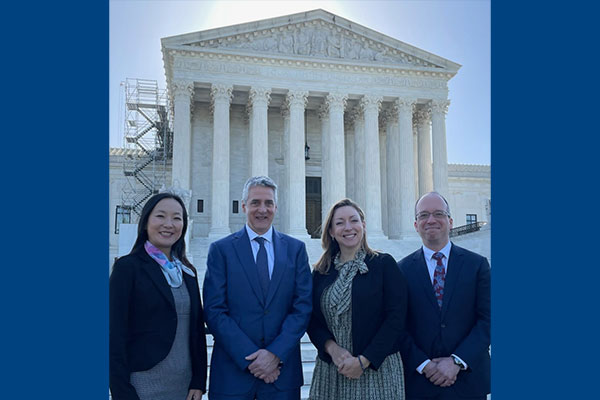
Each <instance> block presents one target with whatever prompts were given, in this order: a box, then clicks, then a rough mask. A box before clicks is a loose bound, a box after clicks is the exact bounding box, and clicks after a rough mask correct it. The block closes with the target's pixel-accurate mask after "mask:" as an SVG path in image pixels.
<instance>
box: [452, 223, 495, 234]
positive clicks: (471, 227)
mask: <svg viewBox="0 0 600 400" xmlns="http://www.w3.org/2000/svg"><path fill="white" fill-rule="evenodd" d="M485 224H487V222H475V223H473V224H467V225H462V226H457V227H456V228H452V229H450V237H455V236H460V235H465V234H467V233H471V232H477V231H478V230H480V229H481V227H482V226H483V225H485Z"/></svg>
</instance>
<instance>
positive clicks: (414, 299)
mask: <svg viewBox="0 0 600 400" xmlns="http://www.w3.org/2000/svg"><path fill="white" fill-rule="evenodd" d="M451 228H452V218H451V217H450V207H449V206H448V202H447V201H446V199H444V197H442V196H441V195H440V194H439V193H436V192H430V193H427V194H425V195H423V196H422V197H421V198H420V199H419V200H418V201H417V203H416V205H415V229H416V230H417V232H418V233H419V235H420V236H421V239H422V241H423V247H422V248H421V249H419V250H417V251H415V252H414V253H412V254H410V255H408V256H407V257H405V258H403V259H402V260H400V262H398V266H399V267H400V269H401V271H402V272H403V273H404V275H405V277H406V280H407V282H408V313H407V321H406V329H407V335H406V336H404V337H403V345H402V361H403V363H404V374H405V382H406V386H405V388H406V399H407V400H421V399H436V400H457V399H472V400H484V399H485V398H486V397H487V394H488V393H489V392H490V354H489V347H490V266H489V263H488V261H487V259H486V258H485V257H482V256H480V255H479V254H476V253H473V252H471V251H469V250H466V249H463V248H460V247H458V246H457V245H455V244H453V243H452V242H450V229H451Z"/></svg>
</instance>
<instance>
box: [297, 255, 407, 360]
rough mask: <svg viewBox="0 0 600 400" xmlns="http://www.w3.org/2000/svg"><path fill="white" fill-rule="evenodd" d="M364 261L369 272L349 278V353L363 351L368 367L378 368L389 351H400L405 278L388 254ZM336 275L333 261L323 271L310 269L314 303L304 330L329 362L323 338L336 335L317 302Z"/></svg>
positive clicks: (391, 352) (405, 292) (405, 300)
mask: <svg viewBox="0 0 600 400" xmlns="http://www.w3.org/2000/svg"><path fill="white" fill-rule="evenodd" d="M365 263H366V264H367V267H368V268H369V272H367V273H366V274H361V273H360V272H359V273H357V274H356V275H355V276H354V279H353V280H352V347H353V349H352V350H353V352H352V355H354V356H355V357H356V356H358V355H360V354H362V355H363V356H365V357H366V358H367V359H369V361H370V362H371V365H370V366H369V368H372V369H374V370H377V369H378V368H379V366H380V365H381V363H382V362H383V360H384V359H385V358H386V357H387V356H388V355H390V354H393V353H395V352H397V351H399V343H398V338H399V336H400V334H401V332H403V330H404V321H405V316H406V303H407V289H406V280H405V279H404V277H403V276H402V274H401V273H400V270H399V269H398V267H397V265H396V261H395V260H394V258H393V257H392V256H391V255H389V254H386V253H379V254H377V255H375V256H367V257H366V258H365ZM337 275H338V272H337V270H336V269H335V268H334V267H333V265H332V266H331V268H330V269H329V272H328V273H327V274H326V275H322V274H321V273H319V272H317V271H313V304H314V307H313V312H312V317H311V320H310V324H309V326H308V330H307V333H308V336H309V337H310V340H311V341H312V342H313V344H314V345H315V347H316V348H317V351H318V354H319V358H320V359H321V360H323V361H325V362H328V363H331V362H332V360H331V356H329V354H327V353H326V352H325V342H326V341H327V340H328V339H332V340H335V337H334V336H333V334H332V333H331V331H330V330H329V328H328V327H327V323H326V321H325V316H324V315H323V312H322V310H321V306H320V304H321V296H322V294H323V291H324V290H325V289H326V288H327V287H329V286H330V285H331V284H332V283H333V282H334V281H335V278H336V277H337Z"/></svg>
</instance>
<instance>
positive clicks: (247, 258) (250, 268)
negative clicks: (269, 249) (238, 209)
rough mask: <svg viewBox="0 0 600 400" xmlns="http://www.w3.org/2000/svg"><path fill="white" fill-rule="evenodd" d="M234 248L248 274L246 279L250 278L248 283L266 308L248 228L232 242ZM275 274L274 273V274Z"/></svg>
mask: <svg viewBox="0 0 600 400" xmlns="http://www.w3.org/2000/svg"><path fill="white" fill-rule="evenodd" d="M232 244H233V248H234V249H235V252H236V254H237V256H238V259H239V261H240V264H241V265H242V269H243V270H244V272H245V273H246V277H247V278H248V282H250V286H251V287H252V290H253V291H254V294H255V295H256V297H257V298H258V300H259V302H260V304H261V305H263V306H264V302H265V300H264V297H263V293H262V288H261V287H260V282H259V281H258V270H257V268H256V262H255V261H254V256H253V255H252V247H251V246H250V237H249V236H248V232H246V226H245V225H244V227H243V228H242V229H241V230H239V231H238V232H237V233H236V234H235V236H234V237H233V240H232ZM274 273H275V272H273V274H274Z"/></svg>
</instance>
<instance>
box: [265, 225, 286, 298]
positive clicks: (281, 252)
mask: <svg viewBox="0 0 600 400" xmlns="http://www.w3.org/2000/svg"><path fill="white" fill-rule="evenodd" d="M287 248H288V243H287V241H286V240H285V239H284V238H283V236H282V235H281V234H280V233H279V232H277V231H276V230H275V228H273V252H274V253H275V257H274V258H275V260H274V263H273V274H272V275H271V283H269V291H268V293H267V299H266V301H265V306H268V305H269V303H270V302H271V301H272V300H273V296H275V292H276V291H277V288H278V287H279V284H280V283H281V278H282V277H283V274H284V272H285V270H286V267H287Z"/></svg>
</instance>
